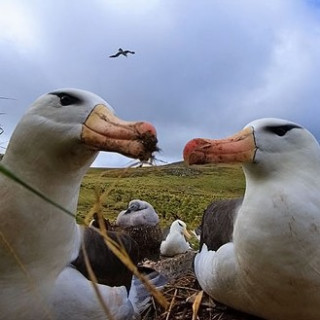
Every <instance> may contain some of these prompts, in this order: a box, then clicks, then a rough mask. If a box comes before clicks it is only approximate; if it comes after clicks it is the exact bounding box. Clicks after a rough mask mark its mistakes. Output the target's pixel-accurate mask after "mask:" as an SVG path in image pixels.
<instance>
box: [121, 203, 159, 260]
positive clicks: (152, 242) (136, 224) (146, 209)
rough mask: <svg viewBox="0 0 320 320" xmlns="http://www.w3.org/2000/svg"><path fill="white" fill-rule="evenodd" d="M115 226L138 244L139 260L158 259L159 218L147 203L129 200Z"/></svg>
mask: <svg viewBox="0 0 320 320" xmlns="http://www.w3.org/2000/svg"><path fill="white" fill-rule="evenodd" d="M116 226H117V227H118V229H121V230H123V231H124V232H125V233H127V234H128V235H130V237H131V238H132V239H134V240H135V241H136V242H137V243H138V246H139V260H143V259H144V258H149V259H157V258H158V257H159V253H160V244H161V241H162V230H161V227H160V224H159V216H158V214H157V212H156V211H155V209H154V208H153V206H152V205H151V204H150V203H149V202H147V201H143V200H140V199H134V200H131V201H130V202H129V204H128V208H127V209H126V210H122V211H121V212H120V213H119V215H118V217H117V219H116Z"/></svg>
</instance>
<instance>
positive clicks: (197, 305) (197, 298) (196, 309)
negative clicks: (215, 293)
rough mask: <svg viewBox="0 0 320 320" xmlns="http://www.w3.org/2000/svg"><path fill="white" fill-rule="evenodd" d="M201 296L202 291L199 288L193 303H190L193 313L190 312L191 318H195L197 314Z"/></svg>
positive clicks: (194, 319) (195, 319) (193, 319)
mask: <svg viewBox="0 0 320 320" xmlns="http://www.w3.org/2000/svg"><path fill="white" fill-rule="evenodd" d="M202 296H203V291H202V290H201V291H200V292H199V293H198V294H197V296H196V298H195V300H194V303H193V305H192V311H193V314H192V320H197V315H198V311H199V308H200V305H201V300H202Z"/></svg>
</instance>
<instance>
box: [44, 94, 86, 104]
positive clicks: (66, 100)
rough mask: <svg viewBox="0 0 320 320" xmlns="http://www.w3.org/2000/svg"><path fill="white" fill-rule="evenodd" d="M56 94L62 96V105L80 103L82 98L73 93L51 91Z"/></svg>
mask: <svg viewBox="0 0 320 320" xmlns="http://www.w3.org/2000/svg"><path fill="white" fill-rule="evenodd" d="M50 94H52V95H54V96H57V97H59V98H60V104H61V105H62V106H70V105H72V104H79V103H80V102H81V99H80V98H78V97H76V96H74V95H71V94H70V93H66V92H52V93H50Z"/></svg>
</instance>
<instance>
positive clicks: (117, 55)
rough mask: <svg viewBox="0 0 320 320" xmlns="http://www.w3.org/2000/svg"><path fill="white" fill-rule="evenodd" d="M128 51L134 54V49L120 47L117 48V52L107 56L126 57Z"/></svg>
mask: <svg viewBox="0 0 320 320" xmlns="http://www.w3.org/2000/svg"><path fill="white" fill-rule="evenodd" d="M128 53H131V54H135V52H134V51H130V50H122V49H121V48H119V50H118V52H117V53H115V54H113V55H111V56H109V58H117V57H119V56H120V55H123V56H125V57H127V54H128Z"/></svg>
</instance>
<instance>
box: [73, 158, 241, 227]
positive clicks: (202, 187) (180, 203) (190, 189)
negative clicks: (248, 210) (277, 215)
mask: <svg viewBox="0 0 320 320" xmlns="http://www.w3.org/2000/svg"><path fill="white" fill-rule="evenodd" d="M244 189H245V180H244V176H243V173H242V170H241V168H240V166H221V165H220V166H216V165H205V166H196V165H195V166H190V167H187V166H185V165H184V164H183V163H174V164H170V165H164V166H157V167H143V168H124V169H104V168H91V169H90V170H89V172H88V173H87V174H86V176H85V177H84V180H83V182H82V186H81V191H80V198H79V205H78V212H77V218H78V222H79V223H83V221H84V218H85V216H86V214H87V213H88V212H89V211H90V209H91V208H92V204H93V203H95V202H96V199H97V195H96V190H100V192H101V193H103V192H104V191H108V196H107V197H104V201H103V202H102V203H101V210H102V214H103V215H104V216H105V217H106V218H107V219H109V220H111V221H114V220H115V219H116V217H117V215H118V214H119V212H120V211H121V210H124V209H126V207H127V205H128V203H129V201H130V200H132V199H141V200H145V201H148V202H150V203H151V204H152V205H153V207H154V208H155V210H156V211H157V212H158V214H159V216H160V220H161V224H162V226H168V225H170V224H171V222H172V221H173V220H175V219H176V218H177V217H179V218H180V219H182V220H183V221H185V222H186V223H187V225H188V227H189V228H194V227H196V226H197V225H198V224H199V223H200V221H201V217H202V214H203V211H204V210H205V208H206V207H207V206H208V205H209V204H210V203H211V202H212V201H213V200H217V199H225V198H234V197H238V196H241V195H242V194H243V193H244Z"/></svg>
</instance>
